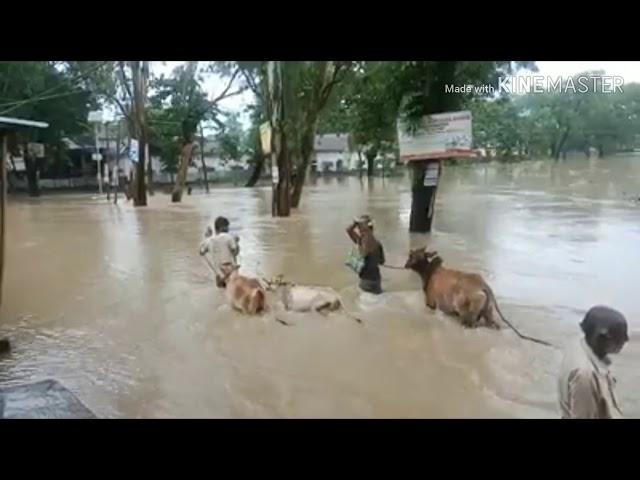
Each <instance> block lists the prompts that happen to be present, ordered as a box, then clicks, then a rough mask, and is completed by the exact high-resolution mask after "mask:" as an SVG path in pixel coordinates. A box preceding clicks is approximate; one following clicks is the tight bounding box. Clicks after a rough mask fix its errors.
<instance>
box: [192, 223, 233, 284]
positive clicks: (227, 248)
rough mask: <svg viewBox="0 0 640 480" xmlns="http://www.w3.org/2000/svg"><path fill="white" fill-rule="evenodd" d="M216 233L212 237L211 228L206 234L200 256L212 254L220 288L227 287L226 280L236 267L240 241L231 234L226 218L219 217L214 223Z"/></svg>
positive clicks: (201, 245)
mask: <svg viewBox="0 0 640 480" xmlns="http://www.w3.org/2000/svg"><path fill="white" fill-rule="evenodd" d="M214 228H215V231H216V234H215V235H212V233H213V232H211V227H209V228H208V229H207V232H206V233H205V237H206V238H205V239H204V241H203V242H202V243H201V244H200V255H205V254H206V253H210V254H211V261H212V264H213V269H214V272H215V274H216V285H217V286H218V288H224V287H225V286H226V279H227V277H228V276H229V274H230V273H231V272H232V271H233V269H234V268H235V267H236V265H237V263H236V259H237V257H238V254H239V253H240V247H239V246H238V242H239V241H240V239H239V238H238V237H237V236H233V235H231V234H230V233H229V220H227V219H226V218H225V217H218V218H216V221H215V223H214Z"/></svg>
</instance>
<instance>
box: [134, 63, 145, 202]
mask: <svg viewBox="0 0 640 480" xmlns="http://www.w3.org/2000/svg"><path fill="white" fill-rule="evenodd" d="M130 65H131V80H132V83H133V107H134V108H133V120H134V124H135V130H136V134H137V137H138V162H137V163H136V170H135V176H134V179H133V181H134V185H133V205H134V206H136V207H144V206H146V205H147V186H146V181H145V180H146V178H145V160H146V158H145V157H146V149H147V124H146V110H145V102H146V97H147V84H148V78H149V62H130Z"/></svg>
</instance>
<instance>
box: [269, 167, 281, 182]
mask: <svg viewBox="0 0 640 480" xmlns="http://www.w3.org/2000/svg"><path fill="white" fill-rule="evenodd" d="M271 181H272V182H273V183H274V184H277V183H278V182H279V181H280V172H279V171H278V166H277V165H273V166H272V167H271Z"/></svg>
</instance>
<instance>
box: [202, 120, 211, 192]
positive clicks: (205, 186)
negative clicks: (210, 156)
mask: <svg viewBox="0 0 640 480" xmlns="http://www.w3.org/2000/svg"><path fill="white" fill-rule="evenodd" d="M200 160H201V161H202V175H203V177H204V191H205V192H207V193H209V180H208V179H207V164H206V162H205V161H204V129H203V128H202V123H201V124H200Z"/></svg>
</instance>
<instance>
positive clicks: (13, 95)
mask: <svg viewBox="0 0 640 480" xmlns="http://www.w3.org/2000/svg"><path fill="white" fill-rule="evenodd" d="M0 97H1V98H2V103H1V104H0V115H8V116H17V117H20V118H27V119H34V120H38V121H44V122H47V123H48V124H49V128H46V129H42V130H41V131H38V132H35V131H28V130H25V131H24V132H22V133H21V134H20V135H19V136H17V137H14V138H12V140H13V141H12V144H11V145H10V146H11V149H12V150H13V152H14V153H16V154H17V153H18V152H19V151H20V152H21V154H22V156H23V159H24V163H25V170H26V178H27V186H28V191H29V195H31V196H38V195H40V188H39V185H38V171H39V170H40V168H41V166H42V165H41V163H42V161H41V160H40V159H37V158H35V157H34V156H33V155H32V153H31V152H30V151H29V149H28V143H29V142H31V141H38V142H40V143H43V144H44V145H45V154H46V155H47V156H49V157H50V158H52V160H54V161H56V160H57V161H61V160H62V159H63V158H64V152H63V150H64V146H63V144H62V138H63V137H64V136H66V135H73V134H77V133H82V132H84V131H86V129H87V124H86V119H87V114H88V111H89V109H90V108H91V107H93V106H95V101H94V98H93V96H92V95H91V93H90V91H88V90H87V89H83V88H82V86H81V85H79V84H78V78H77V77H74V75H73V74H72V72H70V71H69V70H68V69H65V68H62V66H61V65H60V64H58V63H57V62H0ZM52 154H53V155H52Z"/></svg>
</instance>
